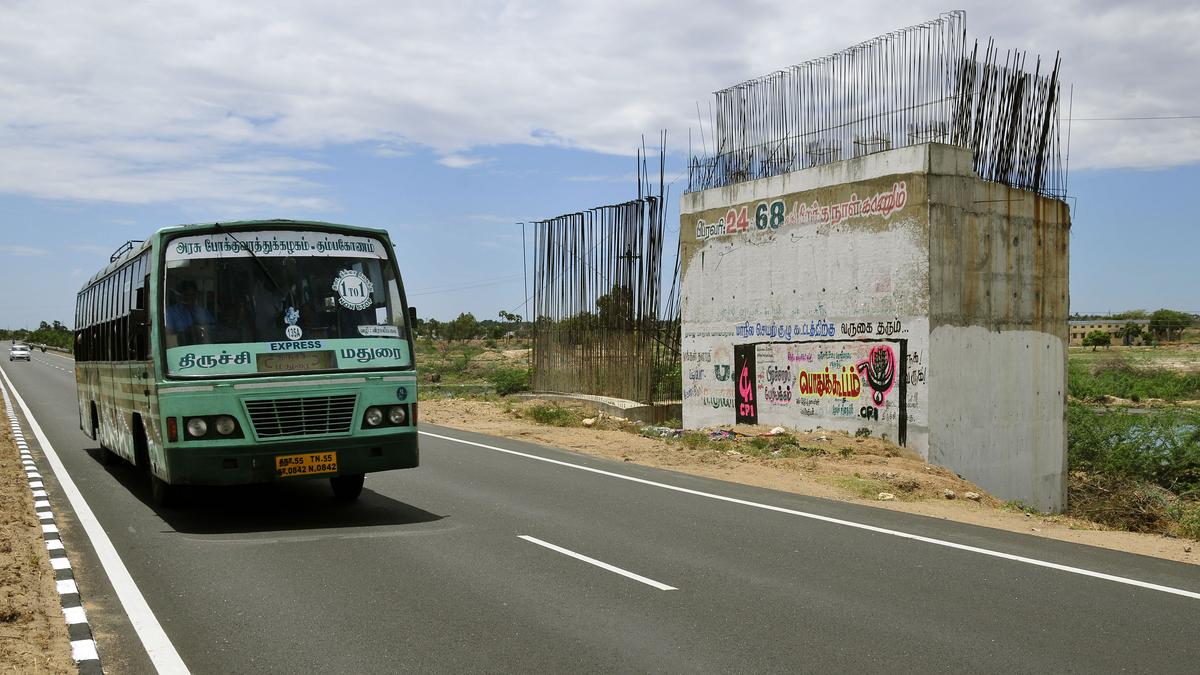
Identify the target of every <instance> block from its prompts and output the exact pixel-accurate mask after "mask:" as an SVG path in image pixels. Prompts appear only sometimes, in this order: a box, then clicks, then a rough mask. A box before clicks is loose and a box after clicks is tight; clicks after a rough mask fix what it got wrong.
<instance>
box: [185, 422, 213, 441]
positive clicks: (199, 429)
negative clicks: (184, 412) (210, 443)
mask: <svg viewBox="0 0 1200 675" xmlns="http://www.w3.org/2000/svg"><path fill="white" fill-rule="evenodd" d="M187 432H188V436H191V437H192V438H201V437H202V436H204V434H207V433H208V422H205V421H204V419H203V418H201V417H193V418H192V419H190V420H188V423H187Z"/></svg>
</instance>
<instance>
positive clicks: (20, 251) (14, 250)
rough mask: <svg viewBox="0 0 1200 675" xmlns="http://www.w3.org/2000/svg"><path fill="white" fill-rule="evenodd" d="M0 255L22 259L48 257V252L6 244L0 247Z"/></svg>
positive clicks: (31, 247)
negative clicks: (5, 254)
mask: <svg viewBox="0 0 1200 675" xmlns="http://www.w3.org/2000/svg"><path fill="white" fill-rule="evenodd" d="M0 253H7V254H8V255H15V256H19V257H22V258H33V257H36V256H41V255H49V253H50V252H49V251H47V250H45V249H42V248H34V247H33V246H21V245H19V244H6V245H3V246H0Z"/></svg>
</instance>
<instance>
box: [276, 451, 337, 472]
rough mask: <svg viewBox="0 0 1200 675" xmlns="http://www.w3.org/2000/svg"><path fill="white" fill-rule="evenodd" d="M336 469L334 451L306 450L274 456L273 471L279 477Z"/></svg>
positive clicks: (334, 470)
mask: <svg viewBox="0 0 1200 675" xmlns="http://www.w3.org/2000/svg"><path fill="white" fill-rule="evenodd" d="M337 470H338V463H337V453H336V452H306V453H304V454H301V455H280V456H278V457H276V458H275V473H276V474H278V475H279V477H280V478H285V477H287V476H311V475H312V474H318V473H337Z"/></svg>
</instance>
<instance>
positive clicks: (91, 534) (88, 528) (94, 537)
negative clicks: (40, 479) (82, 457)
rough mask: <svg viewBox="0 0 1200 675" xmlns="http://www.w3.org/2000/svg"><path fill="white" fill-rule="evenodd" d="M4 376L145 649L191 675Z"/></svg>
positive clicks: (161, 668)
mask: <svg viewBox="0 0 1200 675" xmlns="http://www.w3.org/2000/svg"><path fill="white" fill-rule="evenodd" d="M0 375H3V376H4V381H5V382H6V383H7V384H8V389H9V391H11V392H12V394H13V398H15V399H16V400H17V405H19V406H21V411H22V412H24V413H25V419H26V420H28V421H29V426H30V427H31V428H32V429H33V435H34V436H35V437H36V438H37V440H38V443H40V444H41V446H42V453H43V454H45V455H46V461H47V462H49V464H50V468H51V469H53V470H54V475H55V476H56V477H57V478H58V484H59V486H60V487H61V488H62V491H63V493H64V494H65V495H66V496H67V500H68V501H69V502H71V508H72V509H73V510H74V511H75V517H76V519H78V520H79V524H80V525H82V526H83V530H84V532H86V533H87V536H88V539H89V540H91V542H92V548H94V549H95V550H96V557H98V558H99V559H100V565H101V566H102V567H103V568H104V573H105V574H106V575H107V576H108V580H109V582H110V583H111V584H112V587H113V590H114V591H116V593H117V599H119V600H120V601H121V607H123V608H124V609H125V614H126V615H127V616H128V617H129V622H130V623H131V624H132V625H133V630H134V631H135V632H136V633H137V635H138V639H140V640H141V641H142V646H143V647H145V649H146V654H147V655H149V657H150V661H151V662H152V663H153V664H154V668H155V669H156V670H158V672H159V673H164V674H174V673H187V672H188V669H187V666H186V665H184V663H183V659H182V658H180V657H179V653H178V652H176V651H175V645H173V644H171V640H170V638H168V637H167V633H166V631H164V630H163V628H162V626H161V625H159V623H158V619H156V618H154V612H153V611H152V610H151V609H150V605H149V604H147V603H146V598H145V597H143V596H142V592H141V590H139V589H138V587H137V584H136V583H134V581H133V577H132V576H130V574H129V570H127V569H125V563H123V562H121V556H120V555H119V554H118V553H117V549H116V547H114V546H113V544H112V541H111V540H109V538H108V533H106V532H105V531H104V527H103V526H101V525H100V521H99V520H97V519H96V515H95V514H94V513H92V509H91V507H89V506H88V503H87V500H85V499H84V498H83V494H82V493H80V492H79V488H77V487H75V481H73V480H71V476H70V474H68V473H67V468H66V467H65V466H63V463H62V461H61V460H59V458H58V453H56V452H55V451H54V447H53V446H52V445H50V439H48V438H46V434H45V433H44V432H43V431H42V427H41V425H39V424H38V423H37V420H36V419H34V417H33V412H32V411H30V410H29V406H27V405H25V400H24V399H22V398H21V395H20V394H19V393H17V387H16V386H15V385H14V384H13V382H12V380H10V379H9V377H8V373H6V372H4V371H3V369H0Z"/></svg>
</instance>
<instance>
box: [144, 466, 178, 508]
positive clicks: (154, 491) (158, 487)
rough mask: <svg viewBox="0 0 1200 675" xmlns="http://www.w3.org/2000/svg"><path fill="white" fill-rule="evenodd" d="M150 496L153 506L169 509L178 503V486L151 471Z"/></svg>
mask: <svg viewBox="0 0 1200 675" xmlns="http://www.w3.org/2000/svg"><path fill="white" fill-rule="evenodd" d="M150 498H151V499H153V500H154V505H155V506H161V507H163V508H164V509H169V508H171V507H174V506H177V505H178V504H179V488H178V487H176V486H174V485H171V484H170V483H168V482H167V481H165V480H163V479H161V478H159V477H158V476H155V475H154V474H153V473H152V474H150Z"/></svg>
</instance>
